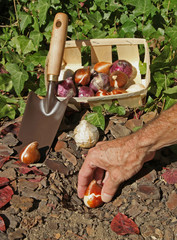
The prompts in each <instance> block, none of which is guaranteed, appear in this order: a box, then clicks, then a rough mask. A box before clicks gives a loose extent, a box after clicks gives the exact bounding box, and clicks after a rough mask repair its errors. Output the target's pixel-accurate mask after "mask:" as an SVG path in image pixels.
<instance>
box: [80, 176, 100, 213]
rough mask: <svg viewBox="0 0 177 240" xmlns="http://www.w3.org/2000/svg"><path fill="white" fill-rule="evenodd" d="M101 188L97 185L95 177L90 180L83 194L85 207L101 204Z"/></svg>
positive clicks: (94, 206)
mask: <svg viewBox="0 0 177 240" xmlns="http://www.w3.org/2000/svg"><path fill="white" fill-rule="evenodd" d="M101 189H102V186H101V185H99V184H98V183H97V182H96V180H95V179H94V180H92V181H91V183H90V184H89V186H88V187H87V190H86V192H85V194H84V203H85V205H86V206H87V207H89V208H96V207H100V206H101V205H102V204H103V201H102V200H101Z"/></svg>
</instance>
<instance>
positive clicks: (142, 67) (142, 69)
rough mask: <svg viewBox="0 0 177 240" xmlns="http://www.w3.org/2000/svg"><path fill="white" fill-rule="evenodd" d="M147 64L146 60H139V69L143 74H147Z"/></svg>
mask: <svg viewBox="0 0 177 240" xmlns="http://www.w3.org/2000/svg"><path fill="white" fill-rule="evenodd" d="M146 68H147V64H146V63H145V62H142V61H139V69H140V73H141V74H142V75H144V74H146Z"/></svg>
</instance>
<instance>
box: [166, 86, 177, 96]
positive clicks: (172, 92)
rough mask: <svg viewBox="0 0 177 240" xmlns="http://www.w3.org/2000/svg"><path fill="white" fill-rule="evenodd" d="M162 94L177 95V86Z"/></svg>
mask: <svg viewBox="0 0 177 240" xmlns="http://www.w3.org/2000/svg"><path fill="white" fill-rule="evenodd" d="M164 93H165V94H177V86H175V87H172V88H168V89H167V90H165V91H164ZM176 96H177V95H176Z"/></svg>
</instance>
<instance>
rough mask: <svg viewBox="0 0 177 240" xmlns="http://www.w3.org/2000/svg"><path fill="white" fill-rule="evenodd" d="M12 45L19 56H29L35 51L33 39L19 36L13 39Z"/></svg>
mask: <svg viewBox="0 0 177 240" xmlns="http://www.w3.org/2000/svg"><path fill="white" fill-rule="evenodd" d="M11 45H12V46H13V47H15V48H16V50H17V52H18V54H20V55H21V54H23V55H25V54H27V53H30V52H32V51H34V50H35V47H34V44H33V42H32V40H31V39H29V38H28V37H25V36H17V37H14V38H12V40H11Z"/></svg>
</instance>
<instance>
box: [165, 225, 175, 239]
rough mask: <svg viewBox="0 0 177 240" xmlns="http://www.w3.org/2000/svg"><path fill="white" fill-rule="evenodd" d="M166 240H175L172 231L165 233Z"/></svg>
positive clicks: (167, 230) (168, 230)
mask: <svg viewBox="0 0 177 240" xmlns="http://www.w3.org/2000/svg"><path fill="white" fill-rule="evenodd" d="M164 239H165V240H174V238H173V232H172V231H171V229H169V228H168V229H165V233H164Z"/></svg>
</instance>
